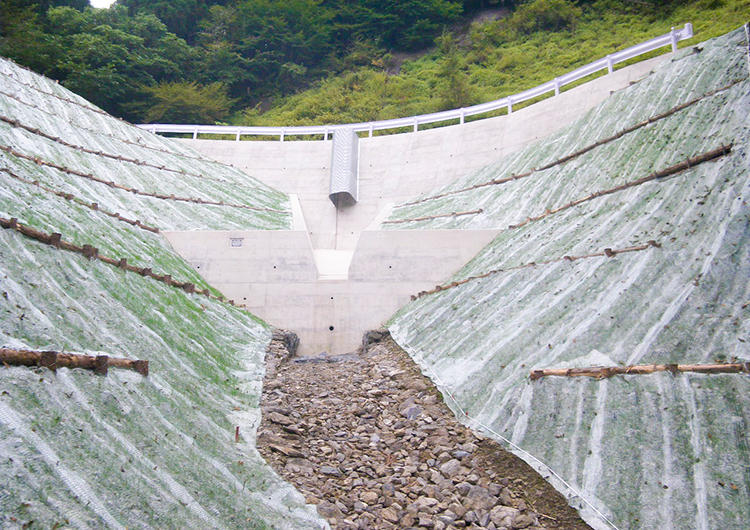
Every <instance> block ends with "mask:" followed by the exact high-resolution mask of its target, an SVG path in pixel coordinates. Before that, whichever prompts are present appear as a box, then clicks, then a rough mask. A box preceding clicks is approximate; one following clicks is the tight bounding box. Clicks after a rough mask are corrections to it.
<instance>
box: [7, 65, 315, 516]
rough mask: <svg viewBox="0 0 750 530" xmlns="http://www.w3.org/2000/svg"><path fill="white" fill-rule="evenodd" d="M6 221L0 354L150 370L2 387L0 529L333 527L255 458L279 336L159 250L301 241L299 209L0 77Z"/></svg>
mask: <svg viewBox="0 0 750 530" xmlns="http://www.w3.org/2000/svg"><path fill="white" fill-rule="evenodd" d="M0 217H2V218H3V219H4V220H5V221H4V223H3V226H4V227H10V228H8V229H4V230H0V311H2V318H1V319H0V346H3V347H12V348H19V349H35V350H56V351H65V352H73V353H83V354H90V355H92V354H93V355H102V354H103V355H109V356H112V357H123V358H129V359H148V360H149V361H150V375H149V376H148V377H147V378H146V377H142V376H141V375H139V374H137V373H135V372H132V371H125V370H118V369H110V370H109V374H108V375H107V376H106V377H103V376H99V375H95V374H94V373H93V372H90V371H85V370H80V369H75V370H70V369H65V368H63V369H58V370H57V372H56V373H55V372H52V371H49V370H47V369H41V368H32V369H30V368H25V367H10V366H5V367H2V368H0V389H1V391H0V481H2V487H0V526H2V527H3V528H8V529H13V528H19V529H20V528H27V527H33V528H36V527H37V526H39V527H45V528H144V529H147V528H159V529H166V528H175V529H177V528H180V529H182V528H270V527H273V528H289V529H292V528H293V529H297V528H325V527H327V524H326V523H325V522H324V521H323V520H322V519H320V518H319V517H318V516H317V514H315V512H314V511H313V510H312V509H310V508H309V507H306V506H305V505H304V499H303V498H302V497H301V495H300V494H299V493H297V492H296V491H295V490H293V489H292V488H291V486H289V485H288V484H286V483H284V482H282V481H281V479H280V478H279V477H278V476H277V475H276V474H275V473H273V471H272V470H271V469H270V468H269V467H268V466H267V465H266V463H265V462H264V461H263V460H262V459H261V457H260V456H259V454H258V453H257V450H256V449H255V429H256V426H257V424H258V423H259V421H260V410H259V408H258V407H259V399H260V386H261V381H262V375H263V364H262V363H263V357H264V353H265V348H266V345H267V344H268V342H269V340H270V335H271V334H270V331H269V329H268V328H267V326H266V325H265V324H264V323H262V322H259V321H258V320H257V319H254V318H253V317H252V316H251V315H249V314H247V313H246V312H244V311H242V310H240V309H238V308H235V307H233V306H232V305H230V304H229V303H227V302H225V301H223V300H221V299H220V298H219V296H218V293H216V292H214V291H213V290H211V289H210V287H209V286H208V285H206V284H205V282H203V280H202V279H201V278H200V276H198V274H197V273H196V272H195V271H194V270H192V269H191V268H190V267H189V266H188V265H187V264H186V263H185V262H184V261H183V260H181V259H180V258H179V257H178V256H177V255H176V254H175V253H173V252H172V251H171V249H170V248H169V245H168V244H167V243H166V242H165V240H163V239H162V238H161V237H160V236H159V235H158V233H157V232H158V230H159V229H171V230H189V229H219V228H221V229H228V228H229V229H231V228H234V227H237V228H242V229H253V228H258V229H283V228H287V227H288V226H289V224H290V221H291V214H290V210H289V204H288V200H287V197H286V196H285V195H283V194H280V193H278V192H276V191H274V190H272V189H269V188H268V187H266V186H264V185H262V184H261V183H259V182H257V181H254V180H253V179H250V178H248V177H247V176H245V175H244V174H242V173H241V172H239V171H236V170H233V169H232V168H228V167H226V166H222V165H220V164H217V163H215V162H212V161H209V160H207V159H204V158H201V157H199V156H198V155H197V154H195V153H194V152H192V151H190V150H188V149H186V148H183V147H181V146H180V145H179V144H173V143H172V142H170V141H168V140H164V139H161V138H159V137H154V136H151V135H149V134H147V133H145V132H143V131H140V130H138V129H136V128H134V127H132V126H130V125H128V124H125V123H123V122H120V121H118V120H115V119H113V118H111V117H109V116H107V115H105V114H103V113H102V112H101V111H99V110H98V109H96V108H95V107H92V106H91V105H90V104H88V103H87V102H85V101H83V100H81V99H80V98H78V97H77V96H75V95H73V94H71V93H69V92H67V91H66V90H63V89H62V88H60V87H59V86H57V85H56V84H54V83H53V82H50V81H48V80H46V79H43V78H41V77H39V76H37V75H34V74H32V73H30V72H28V71H25V70H23V69H21V68H18V67H17V66H15V65H13V64H12V63H10V62H7V61H0ZM11 219H15V220H14V221H13V222H12V223H11V222H10V220H11ZM33 230H36V231H37V232H40V233H41V234H42V237H38V238H37V239H32V238H29V237H26V236H25V235H23V234H24V233H27V234H28V233H32V232H33ZM51 234H59V235H57V236H53V237H51V238H49V239H46V238H45V237H44V236H45V235H51ZM39 239H41V241H40V240H39ZM48 243H50V244H48ZM66 249H72V251H71V250H66ZM123 258H124V259H125V261H121V260H122V259H123ZM107 260H109V261H107ZM238 428H239V430H237V429H238ZM31 521H33V522H34V523H33V526H32V523H31Z"/></svg>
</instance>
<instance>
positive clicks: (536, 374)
mask: <svg viewBox="0 0 750 530" xmlns="http://www.w3.org/2000/svg"><path fill="white" fill-rule="evenodd" d="M655 372H671V373H672V374H673V375H675V374H677V373H679V372H697V373H701V374H738V373H744V374H748V375H750V363H726V364H646V365H640V366H606V367H605V366H592V367H588V368H550V369H545V370H532V371H531V374H530V375H529V377H530V378H531V380H532V381H536V380H537V379H541V378H542V377H550V376H562V377H581V376H584V377H595V378H597V379H602V378H605V377H607V378H608V377H612V376H613V375H645V374H653V373H655Z"/></svg>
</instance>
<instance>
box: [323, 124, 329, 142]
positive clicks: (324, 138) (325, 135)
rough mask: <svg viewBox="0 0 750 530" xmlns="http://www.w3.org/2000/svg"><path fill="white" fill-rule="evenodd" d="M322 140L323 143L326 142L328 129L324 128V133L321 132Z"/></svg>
mask: <svg viewBox="0 0 750 530" xmlns="http://www.w3.org/2000/svg"><path fill="white" fill-rule="evenodd" d="M323 140H324V141H325V140H328V127H326V128H325V130H324V132H323Z"/></svg>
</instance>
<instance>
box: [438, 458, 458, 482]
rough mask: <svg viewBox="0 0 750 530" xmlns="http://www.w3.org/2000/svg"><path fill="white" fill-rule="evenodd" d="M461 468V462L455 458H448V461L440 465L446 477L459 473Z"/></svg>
mask: <svg viewBox="0 0 750 530" xmlns="http://www.w3.org/2000/svg"><path fill="white" fill-rule="evenodd" d="M460 469H461V462H459V461H458V460H456V459H455V458H454V459H452V460H448V461H447V462H446V463H444V464H443V465H441V466H440V472H441V473H442V474H443V475H445V477H446V478H453V477H454V476H455V475H457V474H458V472H459V470H460Z"/></svg>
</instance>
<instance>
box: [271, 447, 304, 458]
mask: <svg viewBox="0 0 750 530" xmlns="http://www.w3.org/2000/svg"><path fill="white" fill-rule="evenodd" d="M268 448H269V449H270V450H271V451H274V452H276V453H281V454H282V455H284V456H288V457H290V458H304V457H305V455H304V454H303V453H301V452H300V451H297V450H296V449H295V448H293V447H289V446H286V445H277V444H268Z"/></svg>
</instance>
